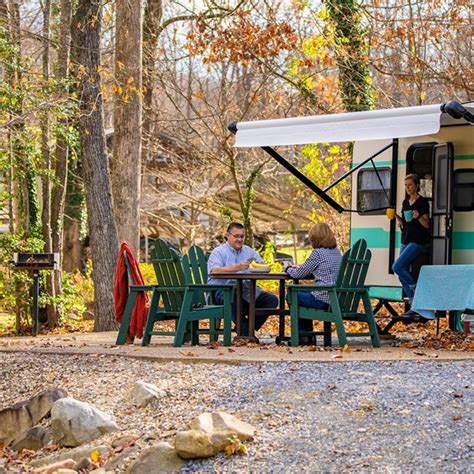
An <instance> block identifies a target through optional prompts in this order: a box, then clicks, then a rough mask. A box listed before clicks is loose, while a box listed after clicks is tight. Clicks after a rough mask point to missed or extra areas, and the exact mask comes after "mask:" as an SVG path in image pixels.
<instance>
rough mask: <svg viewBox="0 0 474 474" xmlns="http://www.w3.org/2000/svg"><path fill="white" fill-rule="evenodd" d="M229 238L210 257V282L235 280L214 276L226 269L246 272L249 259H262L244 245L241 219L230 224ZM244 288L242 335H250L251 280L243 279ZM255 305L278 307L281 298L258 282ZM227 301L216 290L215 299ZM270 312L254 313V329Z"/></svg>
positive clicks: (218, 283)
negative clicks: (213, 275)
mask: <svg viewBox="0 0 474 474" xmlns="http://www.w3.org/2000/svg"><path fill="white" fill-rule="evenodd" d="M225 236H226V240H227V242H225V243H224V244H222V245H219V247H216V248H215V249H214V250H213V251H212V252H211V255H210V256H209V259H208V261H207V271H208V275H209V277H208V280H207V282H208V283H209V284H210V285H212V284H214V285H222V284H223V283H224V284H229V285H230V284H233V283H235V280H221V279H215V278H212V274H213V273H225V272H246V271H248V268H249V265H250V262H251V261H252V260H255V261H257V262H258V263H263V260H262V259H261V257H260V255H258V253H257V252H255V250H253V249H252V248H250V247H248V246H247V245H244V238H245V233H244V226H243V225H242V224H239V223H238V222H232V223H230V224H229V226H228V227H227V231H226V235H225ZM242 286H243V288H242V298H243V301H242V310H243V316H244V317H243V321H242V336H248V334H249V324H248V311H249V284H248V281H246V280H244V282H243V285H242ZM255 296H256V300H255V307H256V308H276V307H277V306H278V298H277V297H276V296H275V295H273V294H271V293H267V292H266V291H263V290H262V289H261V288H259V287H258V286H257V288H256V293H255ZM223 302H224V299H223V296H222V293H220V292H217V293H216V303H217V304H222V303H223ZM267 317H268V316H258V315H256V316H255V330H256V331H258V330H259V329H260V328H261V327H262V326H263V324H264V323H265V321H266V320H267ZM232 320H233V321H234V323H235V322H236V303H235V301H234V304H233V308H232Z"/></svg>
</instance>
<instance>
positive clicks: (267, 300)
mask: <svg viewBox="0 0 474 474" xmlns="http://www.w3.org/2000/svg"><path fill="white" fill-rule="evenodd" d="M215 303H216V304H224V297H223V295H222V292H221V291H217V292H216V295H215ZM277 306H278V298H277V297H276V296H275V295H272V294H271V293H267V292H266V291H262V292H261V293H260V295H258V298H257V299H256V300H255V308H276V307H277ZM242 313H243V318H242V322H241V331H242V336H248V335H249V320H248V314H249V304H248V302H247V301H246V300H245V299H244V300H243V301H242ZM267 318H268V316H259V315H255V331H258V330H259V329H260V328H261V327H262V326H263V324H264V323H265V321H266V320H267ZM232 321H234V323H235V324H237V302H236V301H235V299H234V302H233V304H232Z"/></svg>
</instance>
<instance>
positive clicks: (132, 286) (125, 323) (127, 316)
mask: <svg viewBox="0 0 474 474" xmlns="http://www.w3.org/2000/svg"><path fill="white" fill-rule="evenodd" d="M122 258H123V261H124V264H125V268H126V269H127V277H128V281H129V285H128V297H127V302H126V303H125V309H124V311H123V316H122V323H121V324H120V329H119V332H118V335H117V340H116V342H115V344H116V345H117V346H122V345H124V344H125V342H126V340H127V337H128V328H129V326H130V321H131V319H132V312H133V308H134V307H135V302H136V300H137V296H138V295H139V294H140V293H142V292H144V291H152V290H153V288H154V285H137V284H136V282H135V279H134V278H133V273H132V271H131V269H130V262H129V261H128V257H127V253H126V252H123V255H122Z"/></svg>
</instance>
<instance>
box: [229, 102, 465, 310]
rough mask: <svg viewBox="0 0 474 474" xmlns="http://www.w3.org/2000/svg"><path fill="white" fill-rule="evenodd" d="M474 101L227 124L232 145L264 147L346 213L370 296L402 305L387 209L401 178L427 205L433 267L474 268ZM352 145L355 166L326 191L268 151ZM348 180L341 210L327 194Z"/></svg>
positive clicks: (399, 192)
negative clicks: (366, 260)
mask: <svg viewBox="0 0 474 474" xmlns="http://www.w3.org/2000/svg"><path fill="white" fill-rule="evenodd" d="M473 122H474V103H467V104H460V103H458V102H454V101H451V102H447V103H446V104H438V105H428V106H418V107H405V108H398V109H387V110H376V111H367V112H353V113H343V114H333V115H321V116H313V117H299V118H288V119H276V120H264V121H255V122H239V123H233V124H230V125H229V129H230V130H231V131H233V132H234V133H235V134H236V143H235V145H236V146H237V147H255V146H258V147H262V148H263V150H264V151H266V152H267V153H268V154H270V155H271V156H272V157H273V158H274V159H275V160H277V161H278V162H279V163H280V164H282V165H283V166H284V167H285V168H286V169H287V170H288V171H290V172H291V173H292V174H293V175H295V176H296V177H297V178H298V179H299V180H300V181H302V182H303V183H304V184H306V185H307V186H308V187H309V188H310V189H312V190H313V191H314V192H315V193H316V194H317V195H318V196H320V197H321V199H323V200H325V201H326V202H327V203H329V204H330V205H331V206H332V207H333V208H334V209H335V210H336V211H338V212H349V213H350V214H349V215H350V219H351V235H350V238H351V241H352V242H354V241H356V240H357V239H359V238H364V239H366V240H367V243H368V246H369V248H370V249H371V250H372V253H373V258H372V262H371V266H370V270H369V274H368V276H367V280H366V281H367V284H368V285H371V286H372V288H371V294H372V296H373V297H375V298H379V299H380V298H385V299H386V300H391V301H401V300H402V290H401V287H400V284H399V281H398V279H397V278H396V275H394V274H393V271H392V264H393V262H394V260H395V259H396V257H397V255H398V251H399V247H400V231H399V229H398V228H397V226H396V221H395V219H391V220H390V219H388V218H387V215H386V214H387V213H386V210H387V209H389V208H395V209H396V211H397V212H398V213H399V212H400V209H401V205H402V201H403V199H404V198H405V189H404V177H405V176H406V175H407V174H409V173H416V174H417V175H419V177H420V178H421V188H422V189H421V194H422V195H424V196H425V197H427V198H429V200H430V201H431V202H430V204H431V227H432V228H431V250H430V251H431V255H430V256H429V257H430V258H429V262H427V263H431V264H437V265H449V264H459V263H465V264H474V212H473V211H474V133H473V132H474V128H473V127H472V123H473ZM347 141H353V142H355V143H354V149H353V166H352V168H351V170H350V171H348V172H347V173H345V174H344V175H343V176H341V177H339V178H338V179H337V180H336V181H335V182H334V183H332V184H331V185H330V186H328V187H327V188H325V189H321V188H320V187H318V185H317V183H313V182H312V181H310V180H309V179H308V178H307V177H306V176H304V175H303V174H302V173H301V172H300V171H299V170H298V169H296V168H295V167H294V166H293V165H292V164H291V163H289V162H288V161H287V160H286V159H285V158H283V157H282V156H281V155H280V154H279V153H278V152H277V151H276V150H275V149H274V148H273V147H274V146H288V145H304V144H310V143H331V142H347ZM349 176H350V177H351V179H352V204H351V208H350V209H344V208H343V207H342V206H341V205H340V204H338V203H337V202H335V201H334V200H333V199H332V198H331V197H330V196H329V195H328V194H327V193H328V191H329V190H330V189H331V188H332V187H334V186H336V185H337V184H338V183H340V182H341V181H342V180H343V179H349Z"/></svg>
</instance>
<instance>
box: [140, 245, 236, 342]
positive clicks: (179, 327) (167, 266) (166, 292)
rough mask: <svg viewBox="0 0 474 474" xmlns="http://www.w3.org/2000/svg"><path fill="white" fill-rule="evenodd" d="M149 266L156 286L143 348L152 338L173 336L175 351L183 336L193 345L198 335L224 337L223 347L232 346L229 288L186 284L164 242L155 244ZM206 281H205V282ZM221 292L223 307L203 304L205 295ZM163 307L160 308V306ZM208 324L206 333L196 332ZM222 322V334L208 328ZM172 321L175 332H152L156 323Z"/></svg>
mask: <svg viewBox="0 0 474 474" xmlns="http://www.w3.org/2000/svg"><path fill="white" fill-rule="evenodd" d="M152 263H153V267H154V269H155V273H156V277H157V279H158V285H157V286H156V287H155V288H154V290H153V295H152V299H151V304H150V312H149V315H148V319H147V323H146V326H145V334H144V336H143V340H142V345H144V346H146V345H148V344H149V343H150V339H151V336H154V335H174V336H175V338H174V345H175V347H181V346H182V344H183V342H184V339H185V334H186V333H189V332H190V334H191V342H192V344H193V345H195V344H197V343H198V337H199V334H204V333H207V334H211V335H213V334H216V333H218V334H223V335H224V345H225V346H230V345H231V321H232V308H231V292H232V287H227V288H226V287H225V285H222V286H219V288H217V286H214V285H212V287H210V286H209V285H206V284H205V283H197V282H195V281H193V282H192V283H191V280H190V279H188V280H186V278H185V272H184V268H183V267H184V265H183V262H182V261H181V257H180V255H179V253H178V252H176V250H175V249H173V248H171V247H170V246H169V245H168V244H167V243H166V242H165V241H163V240H161V239H158V240H157V241H155V248H154V249H153V254H152ZM204 281H205V280H204ZM216 289H221V290H222V291H223V292H224V304H223V305H212V304H207V302H206V299H205V298H206V296H205V295H206V292H207V291H210V290H216ZM160 300H161V302H162V305H161V306H159V302H160ZM206 319H207V320H209V326H210V327H209V329H199V321H200V320H206ZM219 319H223V320H224V329H223V331H214V329H213V328H214V327H215V326H213V325H212V324H211V321H213V320H219ZM165 320H175V321H176V331H174V332H163V331H155V330H154V324H155V322H157V321H165Z"/></svg>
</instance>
